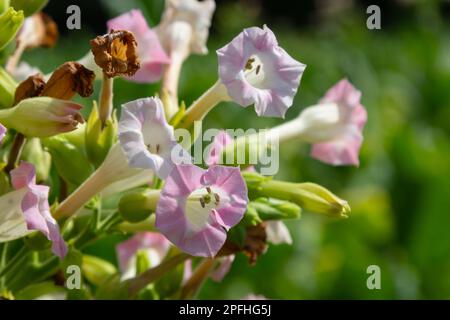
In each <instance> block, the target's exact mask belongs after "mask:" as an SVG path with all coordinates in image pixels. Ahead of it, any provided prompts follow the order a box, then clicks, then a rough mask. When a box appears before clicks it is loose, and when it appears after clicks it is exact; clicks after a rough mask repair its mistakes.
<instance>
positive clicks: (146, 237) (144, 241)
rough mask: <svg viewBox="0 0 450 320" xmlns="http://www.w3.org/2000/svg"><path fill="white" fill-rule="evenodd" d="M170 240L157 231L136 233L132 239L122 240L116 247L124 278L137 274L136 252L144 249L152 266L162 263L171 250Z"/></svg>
mask: <svg viewBox="0 0 450 320" xmlns="http://www.w3.org/2000/svg"><path fill="white" fill-rule="evenodd" d="M169 247H170V242H169V241H168V240H167V239H166V237H164V236H163V235H162V234H160V233H157V232H141V233H136V234H135V235H134V236H133V237H131V238H130V239H128V240H126V241H124V242H121V243H119V244H118V245H117V247H116V252H117V257H118V260H119V267H120V271H121V272H122V275H123V278H124V279H126V278H130V277H134V276H135V275H136V254H137V252H138V251H143V252H145V254H146V257H147V259H148V261H149V262H150V267H155V266H157V265H158V264H160V263H161V261H162V260H163V259H164V257H165V256H166V254H167V252H168V251H169Z"/></svg>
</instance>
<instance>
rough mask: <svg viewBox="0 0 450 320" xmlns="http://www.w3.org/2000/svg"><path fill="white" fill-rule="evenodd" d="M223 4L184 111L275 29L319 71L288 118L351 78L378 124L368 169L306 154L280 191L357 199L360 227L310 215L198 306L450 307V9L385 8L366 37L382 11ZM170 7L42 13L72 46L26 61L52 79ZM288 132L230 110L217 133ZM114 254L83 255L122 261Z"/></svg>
mask: <svg viewBox="0 0 450 320" xmlns="http://www.w3.org/2000/svg"><path fill="white" fill-rule="evenodd" d="M216 2H217V11H216V14H215V16H214V21H213V27H212V29H211V35H210V39H209V43H208V47H209V49H210V53H209V55H207V56H192V57H190V58H189V60H188V61H187V63H186V65H185V67H184V68H183V74H182V78H181V87H180V96H181V98H182V99H183V100H185V101H186V102H187V103H190V102H191V101H193V100H194V99H195V98H197V97H198V96H199V95H200V94H201V93H202V92H203V91H204V90H205V89H207V88H208V87H209V86H210V85H211V84H213V83H214V82H215V80H216V79H217V60H216V54H215V50H216V49H218V48H220V47H222V46H223V45H224V44H226V43H227V42H228V41H230V40H231V39H232V38H233V37H234V36H235V35H237V34H238V33H239V32H240V31H241V30H242V29H243V28H245V27H249V26H255V25H256V26H261V25H263V24H267V25H268V26H269V27H270V28H271V29H272V30H274V32H275V33H276V35H277V37H278V39H279V42H280V44H281V46H283V47H284V48H285V49H286V50H287V51H288V52H289V53H290V54H291V55H292V56H293V57H295V58H296V59H298V60H300V61H301V62H303V63H305V64H307V65H308V67H307V69H306V71H305V73H304V77H303V80H302V84H301V87H300V90H299V92H298V94H297V98H296V100H295V104H294V106H293V107H292V108H291V109H290V110H289V112H288V114H287V118H288V119H289V118H293V117H295V116H296V115H297V114H298V113H299V112H300V110H301V109H302V108H304V107H306V106H308V105H310V104H314V103H315V102H317V101H318V99H319V98H320V97H321V96H322V95H323V94H324V92H325V91H326V90H327V89H328V88H329V87H331V86H332V85H333V84H334V83H336V82H337V81H338V80H339V79H340V78H342V77H347V78H348V79H349V80H350V81H351V82H352V83H354V85H355V86H356V87H358V88H359V89H360V90H361V91H362V92H363V95H362V102H363V104H364V105H365V106H366V108H367V110H368V115H369V121H368V124H367V126H366V128H365V131H364V136H365V141H364V144H363V147H362V150H361V165H360V167H359V168H347V167H338V168H334V167H330V166H327V165H324V164H322V163H320V162H318V161H316V160H313V159H311V158H310V157H309V156H308V154H309V146H307V145H301V144H299V143H295V142H292V143H290V144H286V145H282V146H281V170H280V172H279V174H278V178H281V179H288V180H291V181H298V182H301V181H311V182H317V183H320V184H322V185H324V186H325V187H327V188H329V189H330V190H332V191H333V192H335V193H336V194H337V195H339V196H341V197H342V198H345V199H348V200H349V202H350V205H351V207H352V214H351V217H350V218H349V219H347V220H342V221H341V220H340V221H335V220H330V219H329V218H323V217H319V216H316V215H312V214H308V213H304V214H303V217H302V219H301V220H299V221H294V222H289V223H288V227H289V229H290V231H291V233H292V236H293V238H294V245H293V246H287V245H280V246H271V247H270V248H269V250H268V252H267V253H266V254H265V255H264V256H262V257H261V258H260V259H259V261H258V263H257V264H256V266H253V267H251V266H249V265H248V263H247V261H246V259H245V257H242V256H240V257H238V258H237V259H236V263H235V264H234V265H233V267H232V270H231V272H230V273H229V275H228V276H227V277H226V278H225V280H224V281H223V282H222V283H214V282H212V281H208V282H207V283H206V284H205V286H204V288H203V290H202V291H201V293H200V295H199V298H214V299H215V298H235V299H236V298H241V297H243V296H245V295H246V294H248V293H255V294H262V295H264V296H266V297H268V298H273V299H327V298H331V299H336V298H339V299H350V298H351V299H382V298H384V299H416V298H426V299H432V298H438V299H447V298H450V166H449V164H450V139H449V135H450V2H448V1H447V2H443V1H433V0H430V1H419V0H417V1H413V0H401V1H400V0H397V1H382V2H380V3H378V5H379V6H380V7H381V19H382V20H381V22H382V29H381V30H368V29H367V28H366V19H367V17H368V15H367V14H366V8H367V6H368V5H369V4H377V2H376V1H356V0H353V1H352V0H314V1H313V0H302V1H292V0H273V1H272V0H270V1H269V0H265V1H257V0H251V1H244V0H241V1H220V0H219V1H216ZM74 3H76V4H78V5H79V6H80V8H81V12H82V29H81V30H75V31H69V30H67V29H66V27H65V23H66V19H67V16H68V15H67V14H66V8H67V6H69V5H70V4H74ZM163 6H164V1H163V0H127V1H120V0H104V1H94V0H91V1H69V0H68V1H66V0H51V1H50V3H49V4H48V6H47V7H46V8H45V10H44V11H46V12H47V13H49V14H50V15H52V16H53V18H54V19H55V20H56V21H57V22H58V24H59V26H60V32H61V34H62V35H61V39H60V41H59V43H58V45H57V46H56V47H55V48H53V49H36V50H33V51H29V52H27V53H26V54H25V56H24V60H26V61H27V62H29V63H30V64H32V65H36V66H39V67H40V68H41V69H42V70H43V71H45V72H49V71H51V70H52V69H53V68H54V67H55V66H56V65H59V64H60V63H63V62H65V61H67V60H76V59H78V58H80V57H81V56H83V55H84V54H85V53H86V52H87V51H88V50H89V43H88V40H89V39H91V38H93V37H94V36H95V35H97V34H101V33H104V32H105V31H106V21H107V20H108V19H109V18H111V17H114V16H116V15H118V14H120V13H123V12H125V11H127V10H130V9H132V8H139V9H141V10H142V11H143V12H144V14H145V16H146V17H147V18H148V21H149V24H150V25H151V26H155V25H156V24H157V23H158V21H159V17H160V14H161V12H162V9H163ZM116 83H117V84H116V90H115V98H114V99H115V105H116V106H120V104H121V103H123V102H126V101H129V100H134V99H137V98H140V97H145V96H150V95H153V94H154V93H155V92H157V91H158V85H139V84H134V83H130V82H126V81H122V80H119V81H117V82H116ZM96 92H97V93H98V90H96ZM88 109H89V107H88V108H87V110H88ZM280 122H281V120H280V119H267V118H266V119H263V118H257V117H256V114H255V113H254V111H253V109H252V108H247V109H242V108H240V107H239V106H237V105H234V104H221V105H220V106H219V107H217V108H216V109H215V110H214V111H213V113H211V114H210V115H209V116H208V119H207V123H208V125H207V126H208V127H217V128H244V129H246V128H265V127H270V126H273V125H276V124H278V123H280ZM114 241H117V239H106V240H103V241H102V242H100V243H96V244H94V245H93V246H91V247H89V248H87V250H86V251H87V252H88V253H90V254H94V255H97V256H101V257H103V258H106V259H109V260H110V261H114V260H115V254H114V248H113V246H112V245H111V243H112V242H114ZM369 265H378V266H380V268H381V279H382V281H381V282H382V287H381V290H368V289H367V287H366V279H367V277H368V275H367V273H366V269H367V267H368V266H369Z"/></svg>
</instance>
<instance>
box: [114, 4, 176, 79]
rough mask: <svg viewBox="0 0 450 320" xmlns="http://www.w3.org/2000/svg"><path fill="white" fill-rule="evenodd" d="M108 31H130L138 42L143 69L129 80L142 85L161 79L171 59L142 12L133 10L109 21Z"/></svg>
mask: <svg viewBox="0 0 450 320" xmlns="http://www.w3.org/2000/svg"><path fill="white" fill-rule="evenodd" d="M108 30H128V31H130V32H132V33H133V34H134V37H135V38H136V41H137V44H138V46H137V51H138V53H139V57H140V60H141V68H140V69H139V70H138V71H137V72H136V73H135V75H134V76H132V77H127V79H129V80H131V81H135V82H140V83H152V82H156V81H158V80H159V79H161V76H162V72H163V67H164V65H166V64H168V63H170V59H169V57H168V56H167V54H166V53H165V51H164V50H163V48H162V46H161V44H160V42H159V39H158V35H157V34H156V32H155V31H153V30H152V29H150V28H149V26H148V24H147V22H146V21H145V18H144V16H143V15H142V12H141V11H140V10H131V11H129V12H127V13H124V14H122V15H120V16H118V17H116V18H114V19H111V20H109V21H108Z"/></svg>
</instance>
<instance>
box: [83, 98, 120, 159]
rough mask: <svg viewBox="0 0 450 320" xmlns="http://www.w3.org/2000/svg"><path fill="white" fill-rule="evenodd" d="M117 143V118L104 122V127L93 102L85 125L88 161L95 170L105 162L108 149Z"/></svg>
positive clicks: (114, 115) (113, 117)
mask: <svg viewBox="0 0 450 320" xmlns="http://www.w3.org/2000/svg"><path fill="white" fill-rule="evenodd" d="M116 141H117V117H116V114H115V113H113V115H112V119H108V120H106V123H105V126H104V127H103V126H102V122H101V120H100V118H99V113H98V108H97V104H96V102H95V101H94V106H93V107H92V111H91V114H90V115H89V119H88V121H87V125H86V151H87V155H88V158H89V160H90V161H91V163H92V164H94V166H95V167H96V168H97V167H99V166H100V165H101V164H102V162H103V160H105V158H106V155H107V154H108V152H109V149H111V147H112V146H113V145H114V143H115V142H116Z"/></svg>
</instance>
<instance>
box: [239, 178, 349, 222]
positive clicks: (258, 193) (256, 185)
mask: <svg viewBox="0 0 450 320" xmlns="http://www.w3.org/2000/svg"><path fill="white" fill-rule="evenodd" d="M242 175H243V177H244V179H245V180H246V181H247V178H248V179H249V180H248V184H247V187H248V189H249V197H250V198H252V199H256V198H259V197H270V198H275V199H280V200H286V201H290V202H293V203H295V204H297V205H299V206H300V207H301V208H302V209H304V210H306V211H310V212H314V213H321V214H326V215H329V216H335V217H340V218H346V217H347V216H348V214H349V213H350V206H349V205H348V202H347V201H345V200H342V199H340V198H339V197H337V196H336V195H334V194H333V193H331V192H330V191H329V190H327V189H325V188H324V187H322V186H319V185H317V184H314V183H309V182H306V183H292V182H285V181H277V180H267V178H265V179H266V180H265V181H264V177H261V178H259V179H257V174H256V173H247V172H243V173H242Z"/></svg>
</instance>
